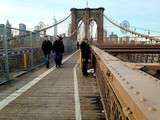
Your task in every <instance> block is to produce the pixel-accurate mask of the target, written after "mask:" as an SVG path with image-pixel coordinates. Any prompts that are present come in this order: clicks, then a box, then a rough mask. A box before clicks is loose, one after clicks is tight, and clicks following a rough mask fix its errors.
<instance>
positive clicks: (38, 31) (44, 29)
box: [7, 14, 71, 40]
mask: <svg viewBox="0 0 160 120" xmlns="http://www.w3.org/2000/svg"><path fill="white" fill-rule="evenodd" d="M70 16H71V14H70V15H68V16H67V17H66V18H64V19H63V20H61V21H59V22H58V23H56V24H53V25H51V26H48V27H46V28H43V29H41V30H37V31H35V32H32V31H28V30H27V31H26V32H32V33H33V34H37V33H40V32H42V31H46V30H48V29H50V28H52V27H55V26H57V25H59V24H61V23H63V22H64V21H66V20H67V19H68V18H69V17H70ZM7 28H10V27H7ZM10 29H13V30H20V31H25V30H22V29H18V28H13V27H11V28H10ZM29 35H30V33H27V34H24V35H19V36H18V37H26V36H29ZM14 38H15V37H12V38H10V39H8V40H13V39H14Z"/></svg>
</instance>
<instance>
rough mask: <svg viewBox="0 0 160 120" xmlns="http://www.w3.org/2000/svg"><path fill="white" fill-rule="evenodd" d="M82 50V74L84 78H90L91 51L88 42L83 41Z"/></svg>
mask: <svg viewBox="0 0 160 120" xmlns="http://www.w3.org/2000/svg"><path fill="white" fill-rule="evenodd" d="M80 50H81V55H82V73H83V75H84V76H88V73H87V69H88V63H89V59H90V54H91V49H90V46H89V44H88V43H87V40H83V41H82V43H81V44H80Z"/></svg>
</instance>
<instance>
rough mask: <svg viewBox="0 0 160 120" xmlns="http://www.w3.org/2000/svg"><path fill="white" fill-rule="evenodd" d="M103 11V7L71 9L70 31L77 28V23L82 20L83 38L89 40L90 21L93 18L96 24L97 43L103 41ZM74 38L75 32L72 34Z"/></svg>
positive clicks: (75, 38)
mask: <svg viewBox="0 0 160 120" xmlns="http://www.w3.org/2000/svg"><path fill="white" fill-rule="evenodd" d="M103 12H104V8H102V7H100V8H84V9H76V8H72V9H71V15H72V27H71V32H72V33H73V32H74V31H75V30H77V29H78V24H79V22H80V21H81V20H82V21H83V23H84V26H85V39H87V40H89V39H90V38H89V35H90V31H89V30H90V29H89V26H90V23H91V21H92V20H94V21H95V22H96V24H97V43H98V44H102V43H103ZM73 39H74V40H77V33H76V34H75V35H74V36H73Z"/></svg>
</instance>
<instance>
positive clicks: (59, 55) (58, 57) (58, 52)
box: [53, 36, 64, 67]
mask: <svg viewBox="0 0 160 120" xmlns="http://www.w3.org/2000/svg"><path fill="white" fill-rule="evenodd" d="M53 52H54V60H55V63H56V67H61V65H62V59H63V53H64V44H63V38H62V37H61V36H58V39H57V40H56V41H55V42H54V43H53Z"/></svg>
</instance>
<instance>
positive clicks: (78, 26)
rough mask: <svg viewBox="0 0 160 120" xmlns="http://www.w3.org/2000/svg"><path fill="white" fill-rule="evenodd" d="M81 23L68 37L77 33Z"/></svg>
mask: <svg viewBox="0 0 160 120" xmlns="http://www.w3.org/2000/svg"><path fill="white" fill-rule="evenodd" d="M82 23H83V22H82V21H81V23H80V24H79V25H78V27H77V29H76V30H75V31H74V32H72V33H71V35H69V36H68V37H72V36H73V35H74V34H75V33H77V32H78V30H79V28H80V27H81V25H82Z"/></svg>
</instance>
